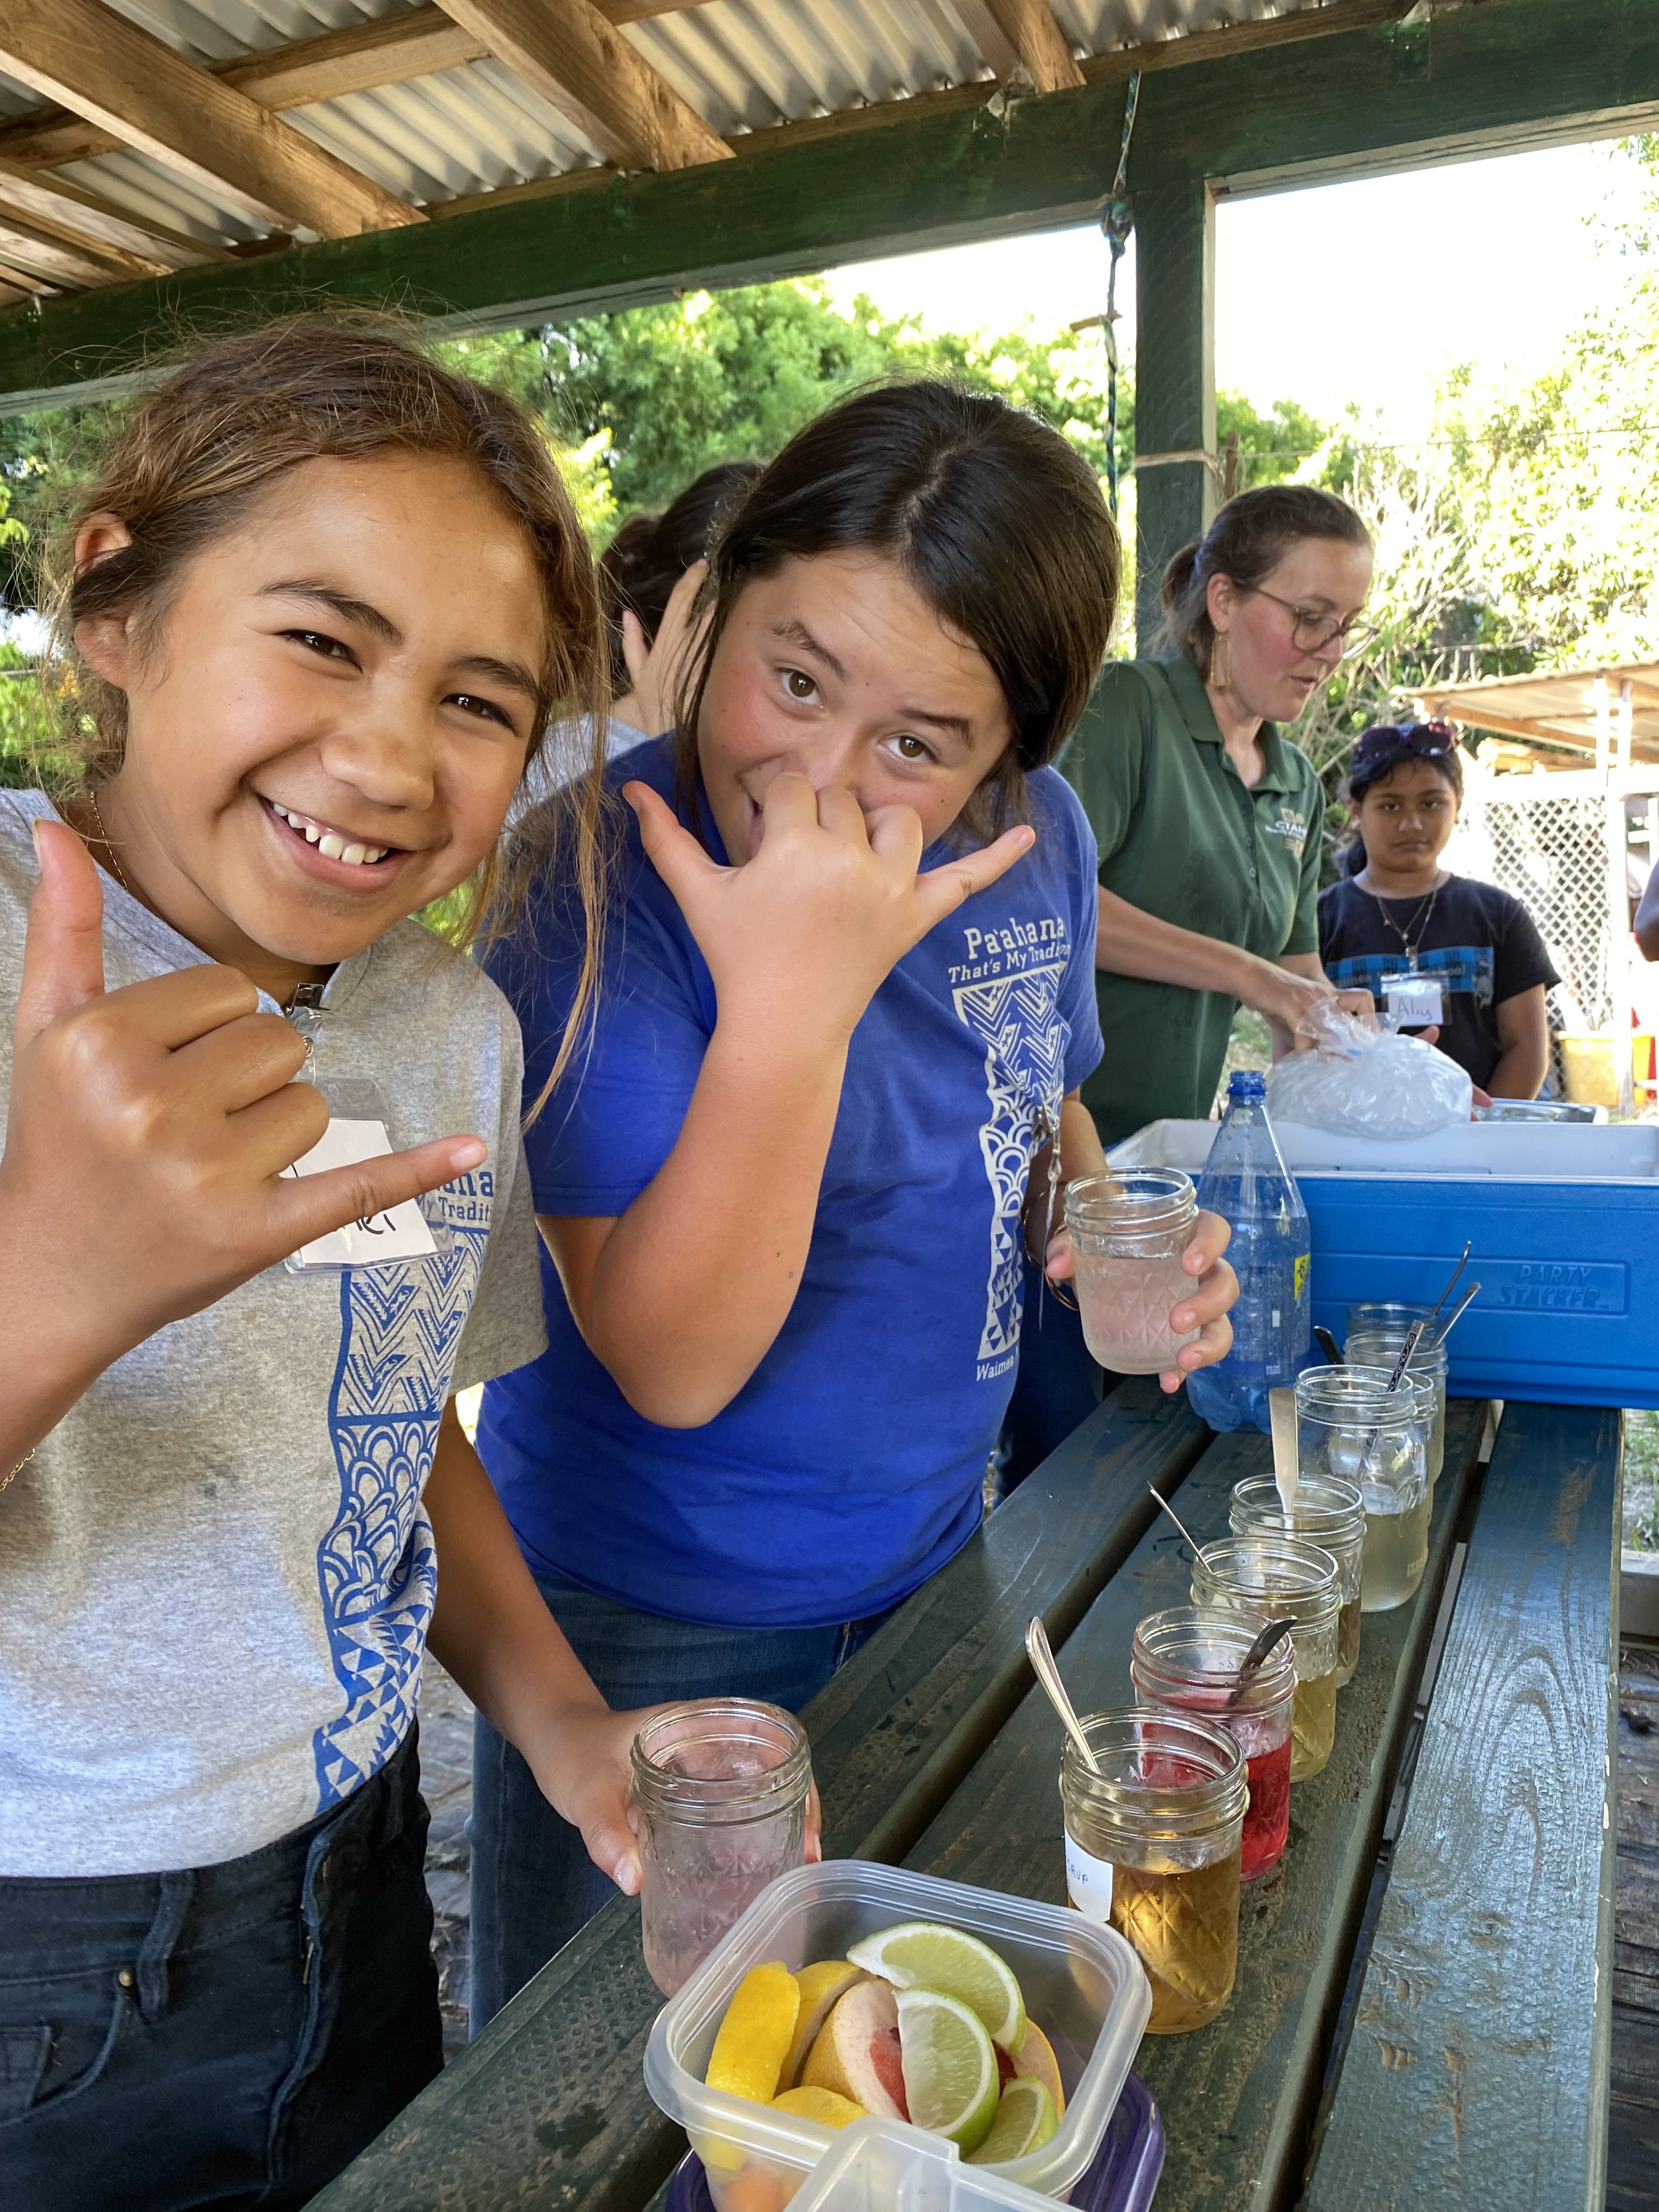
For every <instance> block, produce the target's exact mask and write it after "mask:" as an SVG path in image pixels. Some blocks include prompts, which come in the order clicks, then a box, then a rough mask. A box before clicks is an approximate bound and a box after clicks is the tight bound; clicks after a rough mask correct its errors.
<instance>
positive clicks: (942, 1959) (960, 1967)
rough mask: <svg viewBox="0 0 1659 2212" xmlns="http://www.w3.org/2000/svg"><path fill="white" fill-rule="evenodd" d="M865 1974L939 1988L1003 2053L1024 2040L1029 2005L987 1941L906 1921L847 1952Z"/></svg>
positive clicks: (909, 1986) (904, 1986)
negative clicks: (977, 2018)
mask: <svg viewBox="0 0 1659 2212" xmlns="http://www.w3.org/2000/svg"><path fill="white" fill-rule="evenodd" d="M847 1955H848V1958H849V1959H850V1960H852V1962H853V1964H854V1966H862V1967H863V1968H864V1971H865V1972H866V1974H879V1975H880V1976H881V1978H882V1979H883V1980H884V1981H886V1982H891V1983H892V1984H893V1986H894V1988H895V1989H899V1990H913V1989H924V1990H939V1992H940V1993H941V1995H943V1996H947V1997H955V1998H956V1999H957V2002H959V2003H962V2004H965V2005H968V2006H970V2007H971V2008H972V2009H973V2010H974V2011H975V2012H976V2013H977V2014H978V2015H979V2016H980V2018H981V2021H983V2022H984V2023H985V2030H986V2033H987V2034H988V2035H989V2036H990V2038H991V2040H992V2041H993V2042H994V2043H1000V2045H1002V2047H1003V2049H1004V2050H1005V2051H1018V2049H1019V2046H1020V2045H1021V2043H1022V2042H1024V2038H1025V2001H1024V1998H1023V1997H1022V1996H1020V1993H1019V1984H1018V1982H1017V1981H1016V1980H1015V1979H1014V1978H1013V1976H1012V1973H1011V1972H1009V1971H1008V1968H1007V1967H1006V1966H1005V1965H1004V1963H1003V1961H1002V1960H1000V1959H999V1958H998V1956H997V1954H996V1953H995V1952H994V1950H993V1949H992V1948H991V1947H990V1945H989V1944H988V1943H981V1942H980V1940H979V1938H978V1936H969V1935H965V1934H964V1933H963V1930H962V1929H960V1928H943V1927H941V1926H940V1925H939V1923H938V1922H937V1921H933V1920H906V1921H904V1922H902V1923H901V1924H900V1925H899V1926H898V1927H896V1928H884V1929H882V1930H881V1931H880V1933H879V1934H878V1935H875V1936H866V1937H865V1939H864V1941H863V1942H862V1943H855V1944H854V1946H853V1948H852V1949H851V1950H850V1951H849V1952H848V1954H847Z"/></svg>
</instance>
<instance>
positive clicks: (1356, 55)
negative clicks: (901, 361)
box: [0, 0, 1659, 409]
mask: <svg viewBox="0 0 1659 2212" xmlns="http://www.w3.org/2000/svg"><path fill="white" fill-rule="evenodd" d="M1122 107H1123V88H1122V84H1121V82H1117V81H1103V82H1100V81H1097V82H1091V83H1090V84H1087V85H1085V86H1084V87H1083V88H1081V89H1080V90H1079V91H1075V92H1060V93H1054V94H1049V95H1048V97H1046V98H1044V99H1041V100H1035V99H1033V100H1017V101H1015V102H1013V103H1012V105H1011V106H1009V107H1008V108H1007V110H1006V112H1005V113H1003V114H1002V115H1000V116H998V115H994V114H992V113H991V112H990V111H989V110H988V109H986V108H968V109H964V108H962V107H959V106H955V105H953V104H951V103H948V102H947V103H945V105H944V106H942V107H936V106H932V105H931V104H930V103H929V102H928V101H927V100H918V101H917V102H915V112H912V113H909V114H908V115H907V112H906V110H905V108H904V107H903V106H900V107H899V108H898V109H897V111H896V119H895V120H894V121H893V122H892V123H891V124H888V125H881V126H879V127H870V128H856V129H854V128H847V129H844V130H836V129H835V128H833V127H826V128H824V129H822V130H816V129H808V130H806V131H803V133H802V135H801V137H800V138H799V141H798V142H797V143H791V138H792V134H791V133H790V132H789V131H780V132H779V133H778V134H777V137H778V141H779V143H778V144H777V145H776V147H775V149H767V150H756V151H754V152H752V153H751V152H749V151H748V150H747V148H746V147H745V150H744V157H743V158H741V159H739V160H737V161H726V162H721V163H719V164H716V165H712V166H710V167H705V168H697V169H689V170H682V171H680V172H679V173H677V174H674V175H660V176H653V175H640V176H633V177H627V178H623V177H617V176H612V175H611V174H610V173H598V174H596V175H595V176H594V178H593V179H592V182H588V181H587V180H586V179H581V180H578V181H576V182H574V183H573V184H571V185H568V186H567V187H565V188H562V189H560V190H557V191H551V192H550V193H549V194H547V195H546V196H545V197H534V196H529V195H525V194H518V195H514V196H513V197H512V199H511V204H507V205H504V206H501V207H500V208H491V207H489V206H485V207H483V208H482V209H479V210H477V211H476V212H474V213H471V214H468V215H465V216H457V217H454V218H453V219H451V220H447V221H438V222H430V223H424V224H420V225H416V226H413V227H410V228H407V229H404V230H398V231H389V232H384V231H383V232H376V233H374V234H370V235H368V236H366V237H362V238H356V239H350V240H325V241H323V242H322V243H320V244H318V245H314V246H306V247H302V248H300V247H296V248H292V249H290V250H289V252H285V253H280V254H272V255H270V256H268V257H265V258H259V259H254V260H249V261H245V262H240V263H239V264H236V265H234V267H228V268H226V267H216V268H210V269H204V270H198V271H192V272H190V273H189V274H187V275H184V276H175V277H169V278H166V279H161V280H157V281H156V282H155V283H144V284H135V285H123V286H119V287H113V288H111V289H107V290H98V291H94V292H88V293H81V294H77V295H70V296H67V297H64V298H62V299H59V300H56V301H51V302H49V303H48V304H47V305H46V306H45V307H43V308H42V309H40V312H39V313H36V312H34V311H33V309H32V308H28V307H15V308H12V309H10V310H9V311H8V312H7V313H5V314H4V315H3V316H0V409H7V408H9V409H16V408H19V407H22V406H27V405H31V404H40V403H41V402H43V401H45V400H46V399H48V398H55V397H64V396H67V395H68V394H69V393H70V392H76V393H79V394H82V395H84V394H86V393H88V392H92V391H95V390H99V389H110V388H112V387H113V386H115V385H116V384H118V382H119V380H122V379H124V378H127V379H130V378H131V376H132V375H133V374H135V373H137V372H139V371H141V370H142V368H143V365H144V364H145V362H147V361H149V360H150V359H153V358H154V356H155V354H156V353H157V352H158V351H159V350H161V349H165V346H166V344H167V341H168V340H169V338H171V337H176V336H177V335H178V333H179V330H180V329H181V328H185V329H191V330H200V329H209V330H211V329H214V328H217V327H222V326H224V325H226V324H227V323H236V322H242V321H246V319H249V318H250V317H251V316H253V315H257V314H259V313H270V312H277V311H282V310H284V309H291V308H293V307H297V306H301V305H306V304H310V305H313V306H314V305H316V304H318V303H319V302H328V301H376V302H389V303H392V304H395V305H398V306H401V307H405V308H407V309H409V310H410V311H412V312H414V313H417V314H420V315H422V316H427V317H430V318H431V319H433V320H434V321H435V322H436V323H439V324H441V325H447V326H450V327H466V326H471V327H474V328H503V327H507V326H509V325H513V324H517V323H527V322H532V321H534V320H537V319H541V318H544V317H548V316H551V315H556V314H569V313H574V312H577V311H579V310H582V309H592V308H598V307H625V306H629V305H633V304H636V303H638V302H641V301H647V300H651V299H660V298H663V297H665V296H666V295H668V294H669V293H671V291H672V290H673V289H675V288H676V287H677V286H690V285H702V284H708V285H717V284H733V283H752V282H756V281H758V280H759V279H762V278H765V277H773V276H788V275H792V274H796V273H799V272H800V271H803V270H811V269H817V268H822V267H823V266H825V265H826V264H830V263H834V262H836V261H842V260H852V259H858V258H865V257H867V256H870V255H874V254H879V253H884V252H896V251H900V250H909V251H914V250H916V249H918V248H921V247H924V246H942V245H951V244H961V243H963V242H966V241H969V240H975V239H981V238H987V237H995V236H1000V235H1008V234H1018V233H1022V232H1027V231H1032V230H1038V229H1042V228H1052V227H1054V226H1055V225H1057V224H1061V223H1066V222H1082V221H1085V220H1087V219H1088V218H1089V217H1090V216H1091V215H1092V214H1093V212H1094V210H1095V209H1096V207H1097V204H1098V203H1099V201H1100V200H1101V198H1102V197H1103V195H1104V194H1105V193H1106V191H1108V190H1109V186H1110V184H1111V175H1112V170H1113V167H1114V165H1115V158H1116V151H1117V137H1118V130H1119V124H1120V120H1121V114H1122ZM1656 118H1659V7H1656V6H1655V5H1654V4H1653V0H1482V4H1480V5H1476V6H1471V7H1468V8H1464V9H1456V10H1455V11H1453V12H1451V13H1441V12H1437V13H1436V14H1435V15H1434V16H1433V17H1432V19H1431V21H1428V22H1426V23H1421V24H1416V23H1401V24H1398V25H1390V26H1385V27H1377V28H1372V29H1368V30H1358V31H1351V32H1346V33H1340V34H1333V35H1330V36H1328V37H1321V38H1312V39H1308V40H1304V41H1302V42H1300V43H1297V44H1293V45H1286V46H1275V47H1267V48H1262V49H1259V50H1257V51H1255V52H1244V53H1239V54H1235V55H1229V56H1226V57H1225V58H1220V59H1216V60H1211V61H1206V62H1196V63H1193V64H1188V65H1187V66H1184V67H1181V68H1170V69H1164V70H1158V71H1155V72H1152V73H1151V74H1149V75H1148V76H1147V77H1146V80H1145V82H1144V85H1143V90H1142V99H1141V111H1140V118H1139V124H1138V125H1137V129H1136V143H1135V151H1134V156H1133V161H1132V164H1131V171H1130V183H1131V186H1132V188H1133V189H1134V190H1136V191H1143V190H1148V189H1154V188H1157V187H1158V186H1159V185H1161V184H1164V183H1167V182H1170V181H1173V180H1176V179H1202V178H1206V177H1207V178H1212V179H1216V178H1218V179H1223V180H1225V183H1226V185H1228V187H1229V188H1233V189H1258V188H1262V187H1264V186H1271V185H1278V184H1283V183H1285V182H1287V181H1291V180H1295V179H1298V178H1301V179H1305V178H1307V177H1311V176H1317V175H1326V174H1337V173H1357V172H1358V170H1360V169H1364V168H1373V169H1375V168H1384V167H1389V166H1391V165H1397V164H1399V163H1401V162H1402V161H1412V162H1419V161H1434V160H1443V159H1455V158H1459V157H1462V156H1467V155H1471V154H1474V153H1480V152H1491V151H1497V150H1499V149H1505V148H1513V147H1516V146H1522V145H1538V144H1542V143H1550V142H1551V141H1553V140H1560V139H1565V138H1570V137H1593V136H1596V135H1598V134H1601V133H1610V132H1613V131H1621V130H1628V129H1631V128H1634V127H1637V126H1639V125H1644V124H1646V123H1648V122H1650V121H1652V120H1654V119H1656Z"/></svg>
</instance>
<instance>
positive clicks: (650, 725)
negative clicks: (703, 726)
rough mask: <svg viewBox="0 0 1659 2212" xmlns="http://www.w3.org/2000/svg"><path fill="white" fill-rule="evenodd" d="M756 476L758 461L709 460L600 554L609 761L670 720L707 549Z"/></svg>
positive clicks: (628, 524)
mask: <svg viewBox="0 0 1659 2212" xmlns="http://www.w3.org/2000/svg"><path fill="white" fill-rule="evenodd" d="M760 472H761V465H760V463H759V462H758V461H718V462H716V463H715V465H714V467H713V468H712V469H705V470H704V471H703V472H702V475H701V476H700V477H695V478H694V479H693V480H692V482H691V483H689V484H687V486H686V487H685V489H684V491H683V492H681V493H680V494H679V495H678V497H676V498H674V499H672V500H671V501H669V503H668V505H667V506H666V507H664V508H663V509H662V511H661V513H655V512H652V511H647V512H646V513H640V514H630V515H629V518H628V520H627V521H626V522H624V523H623V525H622V526H621V527H620V528H619V529H618V530H617V534H616V536H615V537H614V538H612V539H611V543H610V544H608V545H607V546H606V547H605V551H604V552H603V553H602V554H601V555H600V556H599V600H600V604H601V605H602V606H603V607H604V609H605V629H606V631H607V633H608V635H609V638H610V642H611V689H612V690H613V692H614V693H615V695H616V696H615V702H614V703H613V705H612V707H611V744H610V750H611V755H612V757H615V756H616V755H617V753H619V752H626V751H628V750H630V749H631V748H632V747H633V746H635V745H636V744H640V743H641V741H642V740H643V739H645V738H653V737H659V736H660V735H661V734H662V732H663V731H664V730H665V729H666V728H668V726H670V724H671V721H672V720H673V714H672V710H671V707H670V706H669V705H668V704H667V702H668V700H669V697H670V695H671V690H672V688H673V680H674V668H675V665H676V664H677V663H678V660H679V659H680V656H681V654H682V653H684V652H685V651H686V650H687V649H688V647H694V646H695V635H694V634H693V625H692V605H693V602H694V601H695V599H696V596H697V590H698V586H700V585H701V583H702V579H703V577H704V575H705V574H707V572H708V549H709V547H710V545H711V544H713V542H714V538H715V537H716V536H717V535H718V534H719V530H720V524H721V522H722V520H724V519H725V517H726V515H728V514H730V513H732V511H733V510H734V509H735V508H736V507H738V506H740V505H741V504H742V501H743V497H744V493H745V492H747V490H748V489H749V488H750V485H751V484H752V483H754V481H755V479H756V477H758V476H759V474H760ZM659 644H660V645H661V646H662V647H663V648H664V651H663V652H662V653H661V654H660V655H659V654H658V652H657V648H658V647H659Z"/></svg>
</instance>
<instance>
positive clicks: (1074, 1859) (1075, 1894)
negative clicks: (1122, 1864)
mask: <svg viewBox="0 0 1659 2212" xmlns="http://www.w3.org/2000/svg"><path fill="white" fill-rule="evenodd" d="M1066 1895H1067V1896H1068V1897H1069V1898H1070V1899H1071V1901H1072V1903H1073V1905H1075V1906H1076V1907H1077V1909H1078V1911H1079V1912H1080V1913H1081V1914H1082V1915H1083V1917H1084V1918H1085V1920H1092V1921H1095V1922H1096V1923H1097V1924H1098V1925H1099V1926H1101V1927H1102V1928H1105V1927H1107V1926H1109V1924H1110V1922H1111V1917H1112V1868H1111V1862H1110V1861H1109V1859H1097V1857H1095V1855H1094V1853H1093V1852H1092V1851H1085V1850H1084V1848H1083V1846H1082V1844H1079V1842H1078V1841H1077V1840H1076V1838H1074V1837H1073V1836H1071V1835H1069V1834H1068V1835H1067V1836H1066Z"/></svg>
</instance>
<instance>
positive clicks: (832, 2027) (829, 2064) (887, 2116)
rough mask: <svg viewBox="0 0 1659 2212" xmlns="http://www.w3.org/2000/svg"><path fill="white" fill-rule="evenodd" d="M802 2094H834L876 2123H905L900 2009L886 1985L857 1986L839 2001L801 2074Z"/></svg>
mask: <svg viewBox="0 0 1659 2212" xmlns="http://www.w3.org/2000/svg"><path fill="white" fill-rule="evenodd" d="M800 2086H801V2087H802V2088H803V2089H833V2090H834V2092H835V2093H836V2096H838V2097H848V2098H850V2099H851V2100H852V2101H853V2103H854V2104H855V2105H862V2106H863V2107H864V2109H865V2111H866V2112H872V2113H874V2115H875V2116H876V2118H878V2119H884V2120H908V2118H909V2117H910V2114H909V2111H908V2107H907V2106H906V2105H905V2102H904V2066H903V2061H902V2057H901V2056H900V2053H899V2034H898V2004H897V2002H896V1999H895V1997H894V1996H893V1992H892V1991H891V1990H890V1989H889V1988H888V1986H887V1984H886V1983H885V1982H860V1983H859V1984H857V1986H856V1987H855V1988H854V1989H850V1990H848V1991H847V1993H846V1995H845V1996H842V1997H840V1998H838V1999H837V2000H836V2003H835V2004H834V2005H833V2006H832V2007H831V2008H830V2012H829V2018H828V2020H826V2021H824V2023H823V2027H822V2028H821V2029H820V2030H819V2032H818V2039H817V2042H816V2043H815V2044H814V2045H812V2048H811V2051H809V2052H808V2053H807V2055H806V2063H805V2066H803V2067H802V2069H801V2075H800Z"/></svg>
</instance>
